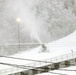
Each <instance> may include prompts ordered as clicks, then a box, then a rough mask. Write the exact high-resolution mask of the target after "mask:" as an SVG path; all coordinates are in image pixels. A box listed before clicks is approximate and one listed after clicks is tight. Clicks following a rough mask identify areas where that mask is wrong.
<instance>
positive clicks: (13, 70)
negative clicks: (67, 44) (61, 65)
mask: <svg viewBox="0 0 76 75" xmlns="http://www.w3.org/2000/svg"><path fill="white" fill-rule="evenodd" d="M74 58H76V52H73V53H69V54H65V55H61V56H57V57H53V58H49V59H45V60H43V61H44V62H36V61H34V62H33V63H30V64H25V66H33V67H41V66H45V65H50V64H52V63H57V62H60V61H65V60H69V59H74ZM28 69H29V68H28ZM28 69H21V68H14V67H11V68H8V69H4V70H1V71H0V75H5V74H12V73H17V72H21V71H25V70H28Z"/></svg>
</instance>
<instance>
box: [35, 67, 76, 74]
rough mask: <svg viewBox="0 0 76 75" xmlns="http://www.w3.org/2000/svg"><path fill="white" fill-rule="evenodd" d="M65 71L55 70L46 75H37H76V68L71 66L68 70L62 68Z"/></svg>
mask: <svg viewBox="0 0 76 75" xmlns="http://www.w3.org/2000/svg"><path fill="white" fill-rule="evenodd" d="M62 69H63V70H60V69H59V70H53V71H49V72H46V73H42V74H36V75H60V74H53V73H61V74H66V75H76V71H74V70H76V66H70V67H68V68H62ZM65 69H66V70H71V71H66V70H65ZM51 72H52V73H51Z"/></svg>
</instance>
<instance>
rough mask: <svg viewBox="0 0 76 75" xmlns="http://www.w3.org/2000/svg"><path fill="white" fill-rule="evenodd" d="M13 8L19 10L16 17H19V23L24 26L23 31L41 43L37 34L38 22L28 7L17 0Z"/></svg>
mask: <svg viewBox="0 0 76 75" xmlns="http://www.w3.org/2000/svg"><path fill="white" fill-rule="evenodd" d="M15 10H18V11H19V13H18V18H21V24H22V25H23V27H24V31H25V32H27V33H28V34H29V36H30V38H31V39H34V40H37V41H38V42H39V43H41V40H40V38H39V34H38V30H39V25H38V24H39V23H37V20H36V18H35V16H34V15H33V14H32V13H31V11H30V10H29V7H27V5H25V4H23V2H22V1H21V0H19V1H18V3H17V4H16V6H15Z"/></svg>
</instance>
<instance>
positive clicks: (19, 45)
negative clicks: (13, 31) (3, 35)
mask: <svg viewBox="0 0 76 75" xmlns="http://www.w3.org/2000/svg"><path fill="white" fill-rule="evenodd" d="M18 47H19V51H20V27H19V23H18Z"/></svg>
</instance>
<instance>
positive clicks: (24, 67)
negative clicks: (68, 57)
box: [0, 62, 67, 75]
mask: <svg viewBox="0 0 76 75" xmlns="http://www.w3.org/2000/svg"><path fill="white" fill-rule="evenodd" d="M0 64H3V65H8V66H14V67H17V68H22V69H29V70H32V69H34V70H36V71H44V70H45V69H36V67H32V66H25V65H17V64H9V63H3V62H0ZM49 73H52V74H59V75H67V74H62V73H55V72H49Z"/></svg>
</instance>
